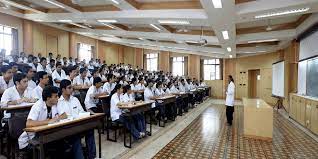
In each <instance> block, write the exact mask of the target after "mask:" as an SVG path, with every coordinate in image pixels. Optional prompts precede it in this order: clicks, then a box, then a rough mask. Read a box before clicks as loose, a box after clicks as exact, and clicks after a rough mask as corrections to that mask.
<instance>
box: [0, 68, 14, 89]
mask: <svg viewBox="0 0 318 159" xmlns="http://www.w3.org/2000/svg"><path fill="white" fill-rule="evenodd" d="M1 72H2V76H0V94H3V92H4V91H5V90H6V89H7V88H10V87H12V86H14V83H13V73H12V69H11V67H10V66H7V65H5V66H2V68H1Z"/></svg>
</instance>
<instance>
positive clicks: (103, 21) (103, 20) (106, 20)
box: [97, 19, 117, 23]
mask: <svg viewBox="0 0 318 159" xmlns="http://www.w3.org/2000/svg"><path fill="white" fill-rule="evenodd" d="M97 21H98V22H100V23H117V20H115V19H100V20H97Z"/></svg>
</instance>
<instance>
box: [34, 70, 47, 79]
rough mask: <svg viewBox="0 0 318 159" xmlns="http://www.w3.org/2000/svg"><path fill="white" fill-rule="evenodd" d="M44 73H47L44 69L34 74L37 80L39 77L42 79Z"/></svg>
mask: <svg viewBox="0 0 318 159" xmlns="http://www.w3.org/2000/svg"><path fill="white" fill-rule="evenodd" d="M45 75H47V72H45V71H39V72H37V74H36V76H37V78H38V81H40V79H41V78H42V79H43V78H44V76H45Z"/></svg>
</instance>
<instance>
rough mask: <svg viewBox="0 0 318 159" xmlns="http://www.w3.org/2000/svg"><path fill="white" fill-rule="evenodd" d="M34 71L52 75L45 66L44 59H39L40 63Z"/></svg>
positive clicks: (49, 69)
mask: <svg viewBox="0 0 318 159" xmlns="http://www.w3.org/2000/svg"><path fill="white" fill-rule="evenodd" d="M36 71H37V72H40V71H45V72H46V73H48V74H52V70H51V68H50V67H48V66H47V61H46V58H45V57H42V58H41V59H40V63H39V64H38V66H37V67H36Z"/></svg>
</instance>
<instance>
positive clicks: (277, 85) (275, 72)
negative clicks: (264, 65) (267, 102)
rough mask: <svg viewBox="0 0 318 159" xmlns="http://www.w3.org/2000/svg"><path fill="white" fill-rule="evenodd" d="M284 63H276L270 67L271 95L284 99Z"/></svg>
mask: <svg viewBox="0 0 318 159" xmlns="http://www.w3.org/2000/svg"><path fill="white" fill-rule="evenodd" d="M284 66H285V62H284V61H281V62H277V63H274V64H273V65H272V95H273V96H278V97H285V92H284V89H285V87H284V85H285V84H284V81H285V77H284V75H285V72H284V71H285V70H284Z"/></svg>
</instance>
